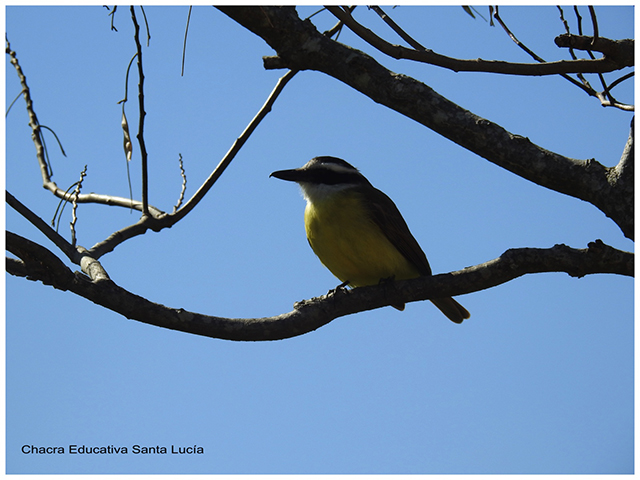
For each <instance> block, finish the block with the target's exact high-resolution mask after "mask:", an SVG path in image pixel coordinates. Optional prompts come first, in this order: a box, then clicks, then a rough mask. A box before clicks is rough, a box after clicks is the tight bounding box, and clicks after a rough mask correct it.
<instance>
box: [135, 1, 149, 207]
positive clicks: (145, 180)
mask: <svg viewBox="0 0 640 480" xmlns="http://www.w3.org/2000/svg"><path fill="white" fill-rule="evenodd" d="M131 20H132V21H133V25H134V29H135V32H134V39H135V42H136V51H137V52H138V79H139V81H138V104H139V109H140V119H139V122H138V134H137V135H136V138H137V139H138V143H139V145H140V159H141V163H142V215H145V216H147V215H149V175H148V171H147V147H146V145H145V141H144V118H145V116H146V114H147V113H146V112H145V110H144V71H143V69H142V45H141V44H140V25H138V20H137V19H136V12H135V8H134V7H133V6H132V7H131Z"/></svg>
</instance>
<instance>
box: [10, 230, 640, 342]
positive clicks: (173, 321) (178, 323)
mask: <svg viewBox="0 0 640 480" xmlns="http://www.w3.org/2000/svg"><path fill="white" fill-rule="evenodd" d="M16 237H17V236H16ZM19 239H20V237H18V238H17V239H16V238H13V239H12V242H9V241H8V242H7V243H8V245H10V247H11V248H10V251H11V252H12V253H15V254H16V255H18V256H19V257H20V258H21V259H23V260H25V259H26V260H28V259H29V258H30V257H33V256H34V255H35V256H36V257H37V258H40V257H43V258H47V261H46V264H45V267H46V268H45V269H44V270H43V268H42V267H41V265H40V264H37V265H33V263H29V262H27V261H26V260H25V265H24V267H22V266H20V265H17V266H16V265H13V264H11V271H10V273H13V272H20V273H23V274H24V273H25V271H26V274H27V275H30V277H31V278H32V279H37V280H42V281H44V282H51V281H53V282H54V283H53V284H54V286H56V287H57V288H64V289H68V290H70V291H72V292H74V293H76V294H77V295H80V296H81V297H84V298H87V299H89V300H91V301H92V302H94V303H97V304H98V305H102V306H104V307H106V308H108V309H110V310H112V311H115V312H117V313H120V314H121V315H124V316H125V317H127V318H130V319H133V320H137V321H140V322H143V323H148V324H151V325H156V326H159V327H163V328H169V329H172V330H179V331H182V332H187V333H192V334H197V335H203V336H207V337H212V338H220V339H226V340H241V341H263V340H279V339H284V338H290V337H294V336H297V335H302V334H304V333H308V332H311V331H313V330H316V329H317V328H319V327H321V326H323V325H326V324H327V323H329V322H331V321H332V320H334V319H336V318H338V317H342V316H345V315H349V314H352V313H356V312H361V311H365V310H371V309H375V308H380V307H383V306H386V305H390V304H394V303H401V302H402V303H406V302H413V301H419V300H428V299H431V298H442V297H448V296H455V295H461V294H465V293H471V292H476V291H479V290H484V289H487V288H491V287H495V286H497V285H500V284H503V283H506V282H508V281H510V280H513V279H515V278H518V277H520V276H522V275H526V274H530V273H541V272H566V273H568V274H569V275H571V276H577V277H582V276H584V275H589V274H595V273H616V274H620V275H626V276H633V254H631V253H628V252H623V251H620V250H616V249H615V248H612V247H610V246H607V245H605V244H603V243H602V242H601V241H596V242H593V243H590V244H589V246H588V248H586V249H574V248H570V247H567V246H565V245H556V246H554V247H552V248H548V249H541V248H519V249H512V250H508V251H506V252H505V253H504V254H502V255H501V256H500V257H498V258H496V259H494V260H491V261H489V262H486V263H483V264H481V265H477V266H474V267H468V268H465V269H464V270H460V271H457V272H452V273H447V274H442V275H435V276H431V277H421V278H418V279H414V280H405V281H402V282H395V283H386V284H382V285H376V286H371V287H361V288H356V289H353V290H342V289H339V290H335V291H333V290H332V291H331V292H330V293H329V294H327V295H324V296H322V297H318V298H313V299H311V300H306V301H302V302H298V303H296V304H295V305H294V310H293V311H291V312H289V313H285V314H282V315H277V316H274V317H264V318H246V319H243V318H223V317H215V316H209V315H203V314H199V313H194V312H189V311H186V310H183V309H181V308H180V309H175V308H169V307H166V306H164V305H160V304H157V303H153V302H151V301H149V300H147V299H145V298H142V297H139V296H138V295H135V294H133V293H131V292H129V291H127V290H125V289H123V288H122V287H120V286H118V285H116V284H115V283H114V282H112V281H111V280H108V279H107V278H105V279H102V280H101V281H90V280H89V279H88V278H86V277H85V276H83V275H80V274H75V276H74V277H73V279H72V278H71V276H70V270H69V269H68V268H67V267H66V266H65V265H64V264H62V263H61V262H59V261H58V262H56V260H57V259H56V258H49V257H50V256H52V255H53V254H51V252H48V251H47V252H48V253H46V252H45V253H44V254H43V253H42V252H41V251H40V249H43V248H44V247H40V246H39V245H38V246H37V247H34V246H31V243H33V242H29V241H28V240H26V239H22V240H23V241H24V242H28V244H27V245H29V247H28V248H27V247H23V246H22V245H20V240H19ZM36 249H37V250H38V252H37V254H32V253H30V252H31V251H35V250H36ZM25 250H27V254H25V253H24V252H25ZM44 250H46V249H44ZM54 257H55V256H54ZM71 275H73V274H71ZM57 279H62V280H57Z"/></svg>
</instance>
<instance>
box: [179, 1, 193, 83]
mask: <svg viewBox="0 0 640 480" xmlns="http://www.w3.org/2000/svg"><path fill="white" fill-rule="evenodd" d="M192 8H193V6H189V14H188V15H187V25H186V27H185V29H184V41H183V43H182V70H181V72H180V76H184V59H185V57H186V55H187V34H188V33H189V23H190V22H191V9H192Z"/></svg>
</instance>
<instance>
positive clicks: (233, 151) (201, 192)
mask: <svg viewBox="0 0 640 480" xmlns="http://www.w3.org/2000/svg"><path fill="white" fill-rule="evenodd" d="M296 73H297V71H296V70H289V71H288V72H287V73H286V74H284V75H283V76H282V77H281V78H280V79H279V80H278V83H277V84H276V86H275V87H274V89H273V91H272V92H271V94H270V95H269V97H268V98H267V101H266V102H265V103H264V105H263V106H262V108H261V109H260V111H259V112H258V113H257V114H256V116H255V117H253V120H251V122H250V123H249V125H247V128H245V130H244V132H242V133H241V134H240V136H239V137H238V138H237V139H236V141H235V142H233V145H232V146H231V148H230V149H229V151H228V152H227V153H226V154H225V156H224V157H223V158H222V160H220V163H218V165H217V166H216V168H215V169H214V170H213V172H211V175H209V178H207V179H206V180H205V182H204V183H203V184H202V186H201V187H200V188H199V189H198V191H197V192H196V193H194V194H193V196H192V197H191V198H190V199H189V200H188V201H187V202H186V203H185V204H184V205H183V206H182V208H180V209H178V210H177V211H176V212H175V213H173V214H171V215H169V217H172V218H173V222H174V223H175V222H177V221H178V220H180V219H181V218H183V217H184V216H185V215H186V214H187V213H189V212H190V211H191V210H192V209H193V208H194V207H195V206H196V205H197V204H198V202H200V200H202V198H203V197H204V196H205V195H206V193H207V192H208V191H209V190H210V189H211V187H212V186H213V185H214V183H215V182H216V181H217V180H218V178H220V175H222V173H223V172H224V171H225V169H226V168H227V167H228V166H229V164H230V163H231V161H232V160H233V159H234V158H235V156H236V155H237V154H238V152H239V151H240V149H241V148H242V146H243V145H244V144H245V142H246V141H247V140H248V139H249V137H250V136H251V134H252V133H253V131H254V130H255V129H256V127H257V126H258V125H259V124H260V122H261V121H262V119H263V118H264V117H265V116H266V115H267V114H268V113H269V112H270V111H271V108H272V107H273V104H274V102H275V101H276V99H277V98H278V96H279V95H280V93H281V92H282V90H283V89H284V87H285V86H286V84H287V83H289V80H291V79H292V78H293V77H294V76H295V74H296Z"/></svg>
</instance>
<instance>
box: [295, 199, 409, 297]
mask: <svg viewBox="0 0 640 480" xmlns="http://www.w3.org/2000/svg"><path fill="white" fill-rule="evenodd" d="M364 201H365V200H364V199H363V197H362V195H361V194H360V193H358V192H352V191H346V192H339V193H336V194H335V195H331V196H329V198H324V199H322V200H320V201H314V202H310V201H308V202H307V207H306V209H305V216H304V219H305V228H306V231H307V238H308V240H309V244H310V245H311V248H312V249H313V251H314V252H315V254H316V255H317V256H318V258H319V259H320V261H321V262H322V263H323V264H324V265H325V266H326V267H327V268H328V269H329V270H330V271H331V273H333V274H334V275H335V276H336V277H338V278H339V279H340V280H341V281H342V282H346V281H348V282H349V284H350V285H351V286H354V287H360V286H364V285H376V284H378V283H379V282H380V280H382V279H387V278H390V277H394V278H395V279H396V280H405V279H408V278H415V277H418V276H419V272H418V270H417V268H416V267H415V266H414V265H413V264H411V263H410V262H409V261H408V260H407V259H406V258H405V257H404V255H402V254H401V253H400V252H399V251H398V250H397V249H396V247H395V246H394V245H393V244H392V243H391V242H390V241H389V239H388V238H387V237H386V236H385V235H384V233H383V232H382V230H381V229H380V227H379V226H378V225H377V224H376V223H375V222H374V221H373V220H372V219H371V218H370V215H369V214H368V213H367V208H366V204H364V203H363V202H364Z"/></svg>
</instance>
